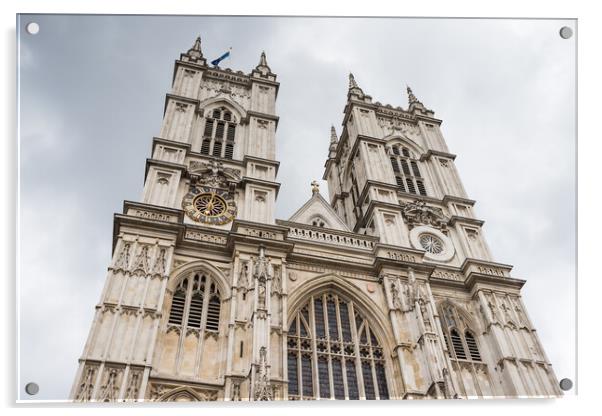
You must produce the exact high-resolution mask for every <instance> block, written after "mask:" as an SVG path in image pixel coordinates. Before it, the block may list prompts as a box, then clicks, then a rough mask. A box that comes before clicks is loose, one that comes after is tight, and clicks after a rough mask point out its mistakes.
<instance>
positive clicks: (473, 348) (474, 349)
mask: <svg viewBox="0 0 602 416" xmlns="http://www.w3.org/2000/svg"><path fill="white" fill-rule="evenodd" d="M464 337H465V338H466V345H467V346H468V352H469V353H470V358H472V359H473V360H474V361H481V354H480V353H479V347H478V346H477V341H476V340H475V339H474V337H473V336H472V334H471V333H470V332H469V331H466V333H465V334H464Z"/></svg>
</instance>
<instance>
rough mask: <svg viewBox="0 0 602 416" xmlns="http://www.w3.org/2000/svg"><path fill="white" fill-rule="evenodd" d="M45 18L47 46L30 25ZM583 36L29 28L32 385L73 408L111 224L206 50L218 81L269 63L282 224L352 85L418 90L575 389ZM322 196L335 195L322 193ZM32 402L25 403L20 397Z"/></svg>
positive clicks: (524, 25) (24, 316)
mask: <svg viewBox="0 0 602 416" xmlns="http://www.w3.org/2000/svg"><path fill="white" fill-rule="evenodd" d="M32 20H35V21H36V22H38V23H39V24H40V27H41V29H40V32H39V34H37V35H35V36H31V35H27V34H26V33H25V32H24V31H23V26H24V25H25V24H26V23H27V22H29V21H32ZM563 25H569V26H572V27H574V22H572V21H559V20H555V21H554V20H460V19H458V20H450V19H393V18H382V19H349V18H312V19H309V18H232V17H150V16H145V17H131V16H129V17H125V16H58V15H57V16H24V18H23V19H22V21H21V28H20V31H21V34H20V36H21V44H20V55H19V58H20V62H21V66H20V71H19V76H20V93H21V106H20V117H21V118H20V129H21V137H20V163H21V165H20V166H21V168H20V175H21V176H20V178H21V183H20V186H21V187H20V190H21V209H20V215H21V218H20V235H21V244H20V250H21V259H20V263H19V264H20V268H21V274H20V283H19V289H20V291H21V297H20V309H21V310H20V353H21V355H20V363H19V364H20V377H21V382H20V387H19V392H20V393H19V394H20V395H21V398H23V399H27V398H28V397H27V396H26V395H24V394H23V393H22V386H24V385H25V384H26V383H27V382H29V381H35V382H37V383H39V385H40V393H39V394H38V395H37V396H35V397H36V398H37V399H66V398H67V397H68V394H69V390H70V388H71V384H72V382H73V378H74V375H75V371H76V366H77V359H78V357H79V355H80V354H81V352H82V349H83V345H84V343H85V341H86V337H87V334H88V331H89V329H90V324H91V322H92V317H93V313H94V305H95V304H96V303H97V302H98V300H99V297H100V293H101V290H102V286H103V284H104V281H105V277H106V268H107V266H108V264H109V262H110V257H111V240H112V232H113V213H116V212H121V210H122V204H123V200H139V198H140V196H141V192H142V186H143V179H144V167H145V159H146V158H147V157H149V156H150V149H151V140H152V137H153V136H156V135H158V133H159V129H160V125H161V121H162V115H163V105H164V98H165V93H167V92H168V90H169V89H170V83H171V79H172V71H173V62H174V60H175V59H176V58H178V57H179V54H180V53H181V52H184V51H186V50H187V49H188V48H189V47H190V46H191V45H192V43H193V42H194V39H195V38H196V36H197V35H200V36H201V37H202V39H203V53H204V55H205V57H206V58H208V60H211V59H214V58H216V57H218V56H219V55H221V54H222V53H223V52H225V51H226V50H227V49H228V48H229V47H232V48H233V50H232V56H231V58H230V59H229V60H226V61H224V62H223V64H222V67H230V68H232V69H233V70H242V71H244V72H245V73H248V72H250V70H251V69H252V68H254V67H255V65H256V64H257V62H258V60H259V55H260V53H261V51H262V50H265V51H266V54H267V59H268V64H269V65H270V67H271V68H272V71H273V72H275V73H276V74H277V75H278V81H279V82H280V83H281V87H280V92H279V95H278V101H277V113H278V115H279V116H280V123H279V126H278V131H277V133H276V137H277V158H278V160H280V162H281V165H280V171H279V175H278V181H279V182H281V183H282V188H281V191H280V195H279V199H278V202H277V209H276V212H277V217H278V218H283V219H286V218H288V217H289V216H290V215H291V214H292V213H293V212H294V211H295V210H296V209H297V208H298V207H300V206H301V205H302V204H303V203H304V202H305V200H306V199H307V198H309V197H310V195H311V191H310V186H309V183H310V182H311V181H312V180H313V179H319V178H321V177H322V173H323V169H324V161H325V159H326V156H327V149H328V143H329V132H330V126H331V124H334V125H335V127H336V128H337V132H338V133H340V131H341V127H340V126H341V122H342V111H343V107H344V104H345V100H346V93H347V85H348V80H347V76H348V73H349V71H352V72H353V73H354V75H355V78H356V80H357V82H358V83H359V85H360V86H361V87H362V89H363V90H364V92H365V93H366V94H369V95H371V96H372V97H373V100H374V101H380V102H382V103H389V104H391V105H393V106H398V105H400V106H402V107H404V108H405V107H407V96H406V95H405V85H406V84H408V85H410V86H411V87H412V89H413V90H414V93H415V94H416V96H417V97H418V98H419V99H420V100H421V101H422V102H423V103H424V104H425V105H426V106H427V107H428V108H431V109H433V110H434V111H435V116H436V117H438V118H440V119H442V120H443V125H442V130H443V134H444V136H445V138H446V140H447V143H448V145H449V148H450V151H451V152H452V153H455V154H457V155H458V157H457V159H456V164H457V166H458V169H459V171H460V175H461V178H462V180H463V182H464V186H465V188H466V190H467V192H468V195H469V197H470V198H472V199H475V200H476V201H477V204H476V207H475V209H476V212H477V215H478V216H479V218H481V219H483V220H485V222H486V224H485V226H484V233H485V234H486V237H487V239H488V243H489V245H490V247H491V249H492V252H493V255H494V258H495V259H496V261H499V262H502V263H509V264H513V265H514V271H513V275H514V277H517V278H521V279H526V280H527V284H526V286H525V287H524V289H523V294H524V301H525V303H526V305H527V309H528V312H529V314H530V316H531V318H532V321H533V322H534V324H535V327H536V328H537V330H538V333H539V336H540V337H541V340H542V343H543V346H544V349H545V351H546V352H547V354H548V356H549V359H550V361H551V362H552V364H553V366H554V368H555V371H556V374H557V376H558V378H563V377H570V378H573V379H574V376H575V365H574V364H575V348H574V346H575V328H574V319H575V291H574V288H575V192H576V189H575V134H574V131H575V100H574V97H575V66H574V62H575V42H574V38H573V39H570V40H563V39H561V38H560V37H559V35H558V30H559V28H560V27H561V26H563ZM322 189H323V192H324V193H326V192H327V189H326V186H325V184H324V186H322ZM24 396H25V397H24Z"/></svg>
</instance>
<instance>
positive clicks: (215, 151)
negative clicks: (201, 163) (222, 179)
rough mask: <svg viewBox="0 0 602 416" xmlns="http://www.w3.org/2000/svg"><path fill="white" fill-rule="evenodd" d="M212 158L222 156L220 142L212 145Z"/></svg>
mask: <svg viewBox="0 0 602 416" xmlns="http://www.w3.org/2000/svg"><path fill="white" fill-rule="evenodd" d="M213 156H216V157H221V156H222V142H218V141H216V142H215V143H213Z"/></svg>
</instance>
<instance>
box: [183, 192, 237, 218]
mask: <svg viewBox="0 0 602 416" xmlns="http://www.w3.org/2000/svg"><path fill="white" fill-rule="evenodd" d="M182 208H183V209H184V212H186V215H188V217H189V218H190V219H192V220H193V221H197V222H201V223H203V224H210V225H223V224H227V223H229V222H230V221H232V220H233V219H234V218H235V217H236V203H235V202H234V197H233V195H232V194H231V193H230V192H228V191H224V190H221V189H217V188H210V187H206V186H201V187H195V188H193V189H191V190H190V192H188V193H187V194H186V195H185V196H184V199H183V200H182Z"/></svg>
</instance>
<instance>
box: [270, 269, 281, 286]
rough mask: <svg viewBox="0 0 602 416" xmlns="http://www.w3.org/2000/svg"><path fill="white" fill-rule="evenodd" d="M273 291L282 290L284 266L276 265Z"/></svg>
mask: <svg viewBox="0 0 602 416" xmlns="http://www.w3.org/2000/svg"><path fill="white" fill-rule="evenodd" d="M272 292H273V293H281V292H282V268H281V267H280V266H275V267H274V278H273V279H272Z"/></svg>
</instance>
